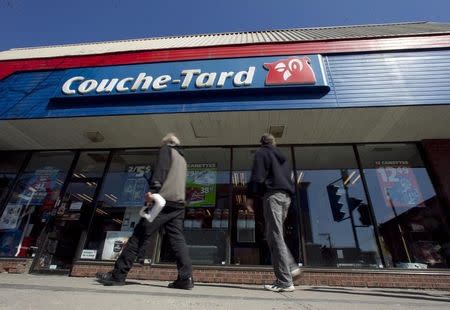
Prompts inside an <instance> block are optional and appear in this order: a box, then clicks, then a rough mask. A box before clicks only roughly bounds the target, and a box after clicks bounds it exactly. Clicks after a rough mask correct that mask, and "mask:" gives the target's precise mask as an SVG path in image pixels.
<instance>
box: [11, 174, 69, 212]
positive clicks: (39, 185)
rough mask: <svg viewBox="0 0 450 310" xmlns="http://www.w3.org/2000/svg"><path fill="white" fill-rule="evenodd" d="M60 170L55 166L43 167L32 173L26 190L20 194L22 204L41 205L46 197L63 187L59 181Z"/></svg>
mask: <svg viewBox="0 0 450 310" xmlns="http://www.w3.org/2000/svg"><path fill="white" fill-rule="evenodd" d="M58 173H59V170H58V169H57V168H54V167H43V168H42V169H38V170H36V171H34V173H32V174H30V175H29V177H28V180H27V181H26V182H24V183H25V184H26V186H25V190H24V191H23V192H22V193H21V194H20V195H19V198H20V200H19V203H20V204H32V205H41V204H43V202H44V199H45V198H46V197H47V196H48V195H51V194H52V193H53V192H54V191H55V190H57V189H58V188H60V187H61V185H62V183H60V184H59V183H57V180H58Z"/></svg>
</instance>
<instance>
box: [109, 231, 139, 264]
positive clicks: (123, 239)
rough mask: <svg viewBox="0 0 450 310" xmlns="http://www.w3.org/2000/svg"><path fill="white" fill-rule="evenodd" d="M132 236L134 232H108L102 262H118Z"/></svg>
mask: <svg viewBox="0 0 450 310" xmlns="http://www.w3.org/2000/svg"><path fill="white" fill-rule="evenodd" d="M132 234H133V232H132V231H107V232H106V239H105V244H104V245H103V252H102V260H116V259H117V258H118V257H119V255H120V253H121V252H122V250H123V248H124V246H125V244H126V243H127V241H128V238H130V237H131V235H132Z"/></svg>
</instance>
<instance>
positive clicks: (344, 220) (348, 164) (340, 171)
mask: <svg viewBox="0 0 450 310" xmlns="http://www.w3.org/2000/svg"><path fill="white" fill-rule="evenodd" d="M295 161H296V167H297V180H296V183H297V188H298V192H299V195H300V207H301V209H302V214H303V232H304V240H305V249H306V257H305V259H306V262H305V263H306V265H307V266H330V267H331V266H333V267H363V266H365V267H379V266H380V265H381V260H380V257H379V254H378V250H377V244H376V239H375V235H374V230H373V224H372V222H371V219H370V212H369V206H368V204H367V199H366V196H365V193H364V187H363V184H362V182H361V176H360V174H359V170H358V166H357V163H356V159H355V155H354V152H353V148H352V147H351V146H313V147H296V148H295Z"/></svg>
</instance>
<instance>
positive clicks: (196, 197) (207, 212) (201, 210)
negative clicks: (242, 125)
mask: <svg viewBox="0 0 450 310" xmlns="http://www.w3.org/2000/svg"><path fill="white" fill-rule="evenodd" d="M183 151H184V153H185V158H186V161H187V164H188V172H187V182H186V183H187V184H186V201H187V205H186V216H185V221H184V235H185V238H186V243H187V245H188V248H189V254H190V257H191V260H192V263H193V264H228V263H229V261H230V253H229V234H228V230H229V229H228V227H229V218H230V217H229V214H230V213H229V202H230V185H229V184H230V149H229V148H195V149H193V148H191V149H184V150H183ZM172 260H173V257H172V255H171V251H170V246H169V243H168V242H167V240H165V238H163V243H162V247H161V259H160V261H161V262H168V261H172Z"/></svg>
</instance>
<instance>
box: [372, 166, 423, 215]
mask: <svg viewBox="0 0 450 310" xmlns="http://www.w3.org/2000/svg"><path fill="white" fill-rule="evenodd" d="M375 167H376V172H377V177H378V181H379V183H380V188H381V191H382V195H383V198H384V200H385V202H386V205H388V206H391V207H408V208H411V207H415V206H419V204H420V203H421V202H422V201H423V199H422V194H421V193H420V189H419V186H418V184H417V180H416V177H415V175H414V169H413V168H412V167H411V165H410V164H409V162H408V161H405V160H389V161H376V162H375Z"/></svg>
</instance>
